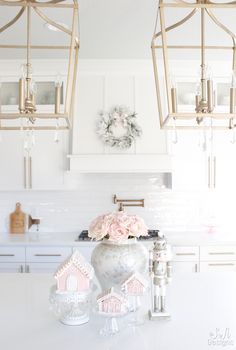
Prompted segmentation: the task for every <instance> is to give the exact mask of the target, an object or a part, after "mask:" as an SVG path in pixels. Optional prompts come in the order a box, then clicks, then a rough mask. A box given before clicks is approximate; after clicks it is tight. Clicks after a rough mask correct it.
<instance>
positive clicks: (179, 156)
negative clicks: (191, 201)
mask: <svg viewBox="0 0 236 350" xmlns="http://www.w3.org/2000/svg"><path fill="white" fill-rule="evenodd" d="M199 137H200V136H199V134H198V133H197V132H190V131H189V132H187V133H184V132H178V142H177V144H173V143H172V133H171V132H170V134H169V144H170V151H171V153H172V155H173V160H172V168H173V172H172V188H173V189H175V190H186V189H189V190H192V189H194V190H197V189H203V188H206V187H207V186H208V168H207V156H206V153H205V152H203V151H202V148H201V146H200V145H199Z"/></svg>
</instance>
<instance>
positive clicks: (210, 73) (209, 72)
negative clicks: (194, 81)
mask: <svg viewBox="0 0 236 350" xmlns="http://www.w3.org/2000/svg"><path fill="white" fill-rule="evenodd" d="M205 72H206V73H205V74H206V78H207V79H208V80H212V78H213V71H212V68H211V66H210V65H209V64H207V65H206V71H205Z"/></svg>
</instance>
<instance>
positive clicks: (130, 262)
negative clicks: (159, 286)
mask: <svg viewBox="0 0 236 350" xmlns="http://www.w3.org/2000/svg"><path fill="white" fill-rule="evenodd" d="M91 262H92V265H93V267H94V270H95V273H96V276H97V279H98V281H99V283H100V285H101V287H102V289H103V290H106V289H109V288H111V287H113V286H117V287H118V286H121V284H122V283H123V282H124V281H125V279H126V278H128V277H129V276H130V275H131V274H132V273H134V272H139V273H141V274H146V273H147V269H148V251H147V249H146V247H145V246H144V245H143V244H142V243H141V242H137V240H136V239H127V240H125V241H124V242H121V243H113V242H110V241H109V240H103V241H102V242H101V243H99V244H98V245H97V246H96V247H95V248H94V250H93V253H92V258H91Z"/></svg>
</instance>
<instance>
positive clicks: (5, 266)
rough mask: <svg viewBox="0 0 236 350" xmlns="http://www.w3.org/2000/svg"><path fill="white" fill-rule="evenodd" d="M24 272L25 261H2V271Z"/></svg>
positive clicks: (0, 270)
mask: <svg viewBox="0 0 236 350" xmlns="http://www.w3.org/2000/svg"><path fill="white" fill-rule="evenodd" d="M5 272H6V273H11V272H12V273H23V272H25V262H22V263H0V273H5Z"/></svg>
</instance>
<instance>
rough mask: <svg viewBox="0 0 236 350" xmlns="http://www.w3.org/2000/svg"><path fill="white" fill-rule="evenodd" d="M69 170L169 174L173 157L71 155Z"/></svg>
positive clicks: (151, 155)
mask: <svg viewBox="0 0 236 350" xmlns="http://www.w3.org/2000/svg"><path fill="white" fill-rule="evenodd" d="M68 158H69V162H70V165H69V170H70V171H71V172H79V173H169V172H171V170H172V167H171V164H172V162H171V156H169V155H166V154H163V155H161V154H143V155H140V154H136V155H135V154H102V155H94V154H92V155H88V154H86V155H81V154H73V155H69V156H68Z"/></svg>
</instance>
